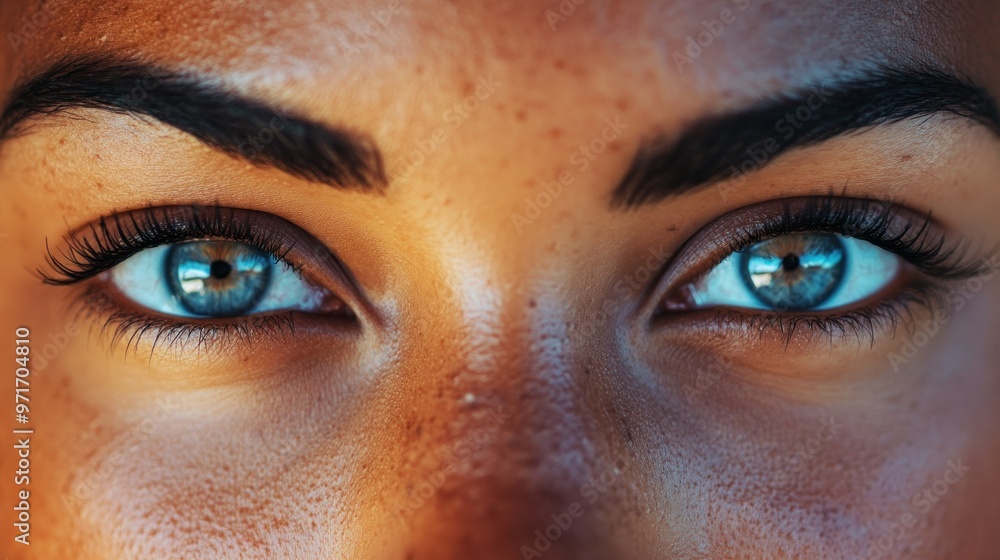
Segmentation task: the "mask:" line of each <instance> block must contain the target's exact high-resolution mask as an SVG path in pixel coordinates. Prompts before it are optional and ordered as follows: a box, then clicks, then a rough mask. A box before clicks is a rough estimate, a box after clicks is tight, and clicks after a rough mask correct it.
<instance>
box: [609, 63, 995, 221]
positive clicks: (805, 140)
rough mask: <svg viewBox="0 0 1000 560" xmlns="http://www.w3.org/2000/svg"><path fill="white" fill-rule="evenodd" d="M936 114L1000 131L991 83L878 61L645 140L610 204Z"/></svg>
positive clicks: (678, 190) (632, 204)
mask: <svg viewBox="0 0 1000 560" xmlns="http://www.w3.org/2000/svg"><path fill="white" fill-rule="evenodd" d="M935 114H951V115H955V116H958V117H962V118H967V119H971V120H972V121H975V122H978V123H980V124H982V125H985V126H986V127H988V128H989V129H990V130H992V131H993V132H994V133H995V134H997V135H1000V109H998V108H997V101H996V99H995V98H994V97H992V96H991V95H990V94H989V92H988V91H987V90H986V89H984V88H982V87H979V86H977V85H975V84H973V83H972V82H970V81H967V80H963V79H960V78H958V77H955V76H953V75H950V74H948V73H945V72H942V71H939V70H936V69H930V68H919V69H893V68H889V67H879V68H876V69H874V70H870V71H867V72H864V73H862V74H860V75H859V76H856V77H854V78H852V79H847V80H839V81H836V82H832V83H828V84H822V83H820V84H816V85H815V86H813V87H805V88H801V89H797V90H795V91H793V92H791V93H785V94H781V95H777V96H775V97H773V98H771V99H768V100H765V101H762V102H759V103H756V104H754V105H752V106H750V107H749V108H746V109H743V110H738V111H735V112H731V113H727V114H722V115H712V116H708V117H704V118H701V119H700V120H697V121H695V122H694V123H693V124H691V125H690V126H689V127H687V128H686V129H685V130H684V131H683V132H682V133H680V134H679V135H675V136H673V137H657V138H654V139H652V140H651V141H648V142H646V143H644V144H643V145H642V147H640V149H639V151H638V153H637V155H636V157H635V159H634V160H633V162H632V164H631V166H630V167H629V169H628V171H627V172H626V174H625V177H624V179H623V180H622V181H621V183H620V184H619V185H618V187H617V188H616V189H615V190H614V191H613V193H612V197H611V198H612V200H611V203H612V204H611V205H612V207H613V208H616V209H633V208H637V207H639V206H643V205H646V204H653V203H657V202H661V201H663V200H665V199H667V198H669V197H674V196H678V195H683V194H687V193H690V192H692V191H695V190H697V189H699V188H702V187H706V186H708V185H711V184H714V183H718V182H721V181H728V180H732V179H739V178H744V177H745V176H746V175H747V174H750V173H753V172H754V171H756V170H758V169H760V168H762V167H764V166H766V165H768V164H769V163H771V162H773V161H774V159H776V158H777V157H778V156H780V155H781V154H782V153H784V152H787V151H789V150H791V149H793V148H802V147H806V146H811V145H816V144H819V143H822V142H825V141H827V140H830V139H832V138H835V137H838V136H842V135H845V134H848V133H851V132H854V131H860V130H864V129H867V128H870V127H874V126H881V125H888V124H893V123H897V122H901V121H905V120H908V119H913V118H920V117H931V116H933V115H935Z"/></svg>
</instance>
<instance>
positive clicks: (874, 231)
mask: <svg viewBox="0 0 1000 560" xmlns="http://www.w3.org/2000/svg"><path fill="white" fill-rule="evenodd" d="M796 201H798V202H799V206H798V207H794V208H793V206H794V204H795V202H796ZM908 214H912V212H910V211H909V210H907V209H906V208H905V207H903V206H900V205H898V204H887V203H883V202H879V201H873V200H862V199H850V198H843V197H837V196H828V197H822V198H810V199H808V200H805V201H804V202H803V201H802V199H790V200H786V201H783V202H782V210H781V213H780V215H779V216H778V217H777V218H776V219H773V220H771V221H770V222H768V223H765V224H764V225H762V226H755V228H754V229H747V228H741V229H737V230H736V231H735V232H734V237H733V239H732V240H731V241H730V242H729V243H728V244H727V245H726V248H725V254H723V255H721V256H720V257H719V258H717V259H714V260H713V261H712V262H711V266H708V267H706V268H704V269H703V271H702V274H704V273H705V272H707V271H708V270H711V268H713V267H714V266H717V265H718V264H719V263H721V262H722V260H723V259H724V258H725V257H726V256H728V255H729V254H732V253H735V252H739V251H743V250H745V249H747V248H749V247H750V246H752V245H754V244H755V243H758V242H760V241H765V240H767V239H771V238H774V237H779V236H782V235H789V234H795V233H806V232H823V233H836V234H841V235H849V236H851V237H854V238H857V239H861V240H863V241H867V242H869V243H872V244H873V245H875V246H877V247H879V248H881V249H884V250H886V251H889V252H890V253H893V254H895V255H896V256H898V257H900V258H901V259H903V260H904V261H906V262H907V263H909V265H910V266H912V267H913V268H915V269H916V270H918V271H919V272H922V273H923V274H924V275H925V276H926V278H923V279H920V280H917V281H916V282H911V285H910V286H907V287H906V288H904V289H903V290H901V291H900V293H898V294H896V295H895V296H894V297H893V298H891V299H886V300H884V301H879V302H877V303H876V304H874V305H872V306H869V307H862V308H858V309H853V310H850V311H847V312H844V313H840V314H827V315H824V314H815V313H814V314H798V315H795V314H786V313H768V312H753V313H751V312H747V311H743V310H737V309H731V308H730V309H726V308H720V309H717V310H714V311H713V312H714V313H716V317H717V320H719V321H721V322H724V323H727V324H729V325H732V326H734V327H736V328H739V329H743V330H747V331H750V332H753V331H754V330H756V331H758V332H759V333H760V335H761V337H763V336H764V335H766V334H768V333H769V332H776V333H779V334H780V335H781V336H783V337H784V338H785V342H786V345H787V344H789V343H790V342H791V341H792V338H793V336H794V335H795V333H796V332H797V331H798V330H799V329H800V328H802V327H805V328H807V329H808V330H809V331H810V332H819V333H823V334H825V335H828V336H829V337H830V339H831V341H832V339H833V337H835V336H836V335H848V336H851V335H853V336H855V337H857V339H858V340H859V341H860V340H861V339H862V336H864V337H866V338H868V340H869V341H870V343H871V344H872V345H874V344H875V342H876V339H877V336H878V333H879V332H880V331H883V332H885V331H887V332H892V333H894V332H895V329H896V328H897V326H898V325H899V324H900V323H901V322H902V321H904V320H906V319H907V318H909V319H913V318H914V311H915V310H916V309H917V308H918V307H923V308H925V309H928V310H931V311H935V310H936V309H939V308H940V307H941V306H943V305H944V302H945V299H946V295H947V292H948V289H949V286H948V284H949V283H950V282H955V281H960V280H964V279H968V278H972V277H974V276H976V275H979V274H982V273H983V272H984V271H985V270H986V269H988V265H986V264H985V260H984V259H968V255H969V253H970V250H969V249H970V247H969V246H968V244H965V243H961V242H960V243H954V244H952V243H949V242H948V240H947V236H946V235H945V234H943V233H941V234H933V233H931V227H932V225H933V220H932V217H931V215H930V214H926V215H923V216H919V217H917V221H914V219H913V218H912V217H908V216H907V215H908ZM901 221H902V222H904V223H905V225H903V226H902V227H898V225H899V222H901ZM894 227H895V229H896V231H894ZM963 261H964V262H963ZM665 315H667V313H663V312H662V311H661V312H660V313H658V314H657V315H656V316H655V317H654V319H661V318H662V317H663V316H665Z"/></svg>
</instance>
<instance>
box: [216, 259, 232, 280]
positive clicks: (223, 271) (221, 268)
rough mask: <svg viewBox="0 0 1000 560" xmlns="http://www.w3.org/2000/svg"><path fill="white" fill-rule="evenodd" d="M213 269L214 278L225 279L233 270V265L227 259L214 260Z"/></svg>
mask: <svg viewBox="0 0 1000 560" xmlns="http://www.w3.org/2000/svg"><path fill="white" fill-rule="evenodd" d="M211 271H212V277H213V278H217V279H219V280H223V279H225V278H226V277H227V276H229V274H230V273H231V272H232V271H233V266H232V265H231V264H229V263H227V262H226V261H213V262H212V268H211Z"/></svg>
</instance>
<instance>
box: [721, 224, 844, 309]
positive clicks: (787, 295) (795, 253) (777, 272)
mask: <svg viewBox="0 0 1000 560" xmlns="http://www.w3.org/2000/svg"><path fill="white" fill-rule="evenodd" d="M846 269H847V252H846V250H845V248H844V244H843V242H841V240H840V237H839V236H837V235H832V234H824V233H809V234H797V235H786V236H782V237H777V238H774V239H769V240H767V241H762V242H760V243H757V244H755V245H753V246H751V247H749V248H748V249H746V250H744V251H742V252H741V253H740V271H741V273H742V277H743V281H744V283H745V284H746V286H747V289H749V290H750V292H751V293H752V294H753V295H754V296H755V297H756V298H757V299H758V300H759V301H760V302H761V303H762V304H763V305H766V306H768V307H770V308H773V309H776V310H780V311H800V310H805V309H813V308H815V307H818V306H820V305H821V304H822V303H823V302H825V301H826V300H827V299H829V298H830V296H832V295H833V293H834V292H835V291H836V290H837V288H838V287H839V286H840V284H841V282H842V281H843V279H844V272H845V270H846Z"/></svg>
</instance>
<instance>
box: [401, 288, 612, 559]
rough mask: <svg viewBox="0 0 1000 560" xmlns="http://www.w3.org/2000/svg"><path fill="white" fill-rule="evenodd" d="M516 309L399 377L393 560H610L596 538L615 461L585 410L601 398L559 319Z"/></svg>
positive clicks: (551, 313)
mask: <svg viewBox="0 0 1000 560" xmlns="http://www.w3.org/2000/svg"><path fill="white" fill-rule="evenodd" d="M514 307H515V308H513V309H512V308H511V307H510V306H507V307H506V308H505V310H504V311H503V312H502V313H500V314H498V315H497V316H495V317H494V318H492V319H491V318H489V317H484V316H479V317H478V319H477V322H476V324H475V325H465V326H464V327H463V328H462V332H460V333H459V332H456V333H454V336H453V337H448V338H449V339H450V341H449V342H446V343H445V344H447V345H449V346H451V348H450V349H449V351H448V352H447V354H448V355H450V356H451V359H450V360H448V361H447V363H444V364H442V363H440V362H438V363H436V364H435V366H434V367H426V366H425V367H422V368H421V369H420V371H419V372H418V371H415V369H414V370H409V372H408V375H406V376H405V381H404V382H403V387H402V390H401V391H399V394H401V395H406V396H405V398H404V399H405V401H406V402H405V403H401V406H400V409H401V410H406V411H408V412H407V413H406V414H405V417H401V418H400V419H399V421H398V422H397V423H396V426H397V427H398V430H399V432H400V433H399V437H398V442H399V445H400V446H401V448H402V451H401V452H400V455H401V456H402V460H401V461H400V467H399V468H398V469H397V471H396V472H395V474H394V478H395V479H396V481H398V487H397V489H396V491H395V492H394V498H393V499H394V501H395V505H394V506H393V507H392V508H391V509H392V510H393V511H392V512H391V514H392V517H393V519H392V521H393V526H394V527H397V528H398V532H397V533H395V535H394V536H393V537H392V540H394V541H396V542H397V543H398V544H399V546H396V547H393V549H394V552H393V553H392V554H391V555H390V556H391V557H398V558H408V559H412V560H420V559H425V558H426V559H432V558H433V559H448V558H478V559H484V560H489V559H492V558H506V559H516V558H546V559H551V560H559V559H563V558H567V559H568V558H573V559H588V558H611V557H614V556H613V555H612V554H611V553H610V552H609V551H608V550H605V549H602V546H605V545H603V544H601V543H602V542H604V540H605V539H603V538H602V532H603V531H604V530H606V528H607V520H606V519H605V512H606V511H608V510H609V509H610V508H609V507H608V506H609V505H610V504H611V503H613V502H614V500H615V499H616V498H615V495H616V491H615V486H616V483H618V482H619V478H620V476H621V473H622V468H623V467H624V464H622V463H620V462H618V461H616V460H613V459H612V460H609V457H613V456H616V455H617V454H615V453H612V452H610V450H609V447H610V446H612V443H611V442H609V440H608V438H607V437H605V436H603V435H602V434H603V430H602V429H601V426H599V425H598V421H597V418H598V416H599V415H597V414H594V413H593V412H592V411H593V409H594V408H595V406H601V405H600V404H599V403H601V402H603V399H604V397H603V395H602V393H601V390H600V389H599V387H597V386H596V384H593V385H592V384H591V382H590V381H589V379H590V376H589V374H588V373H586V367H585V366H584V365H583V364H584V362H585V359H586V358H585V357H584V356H583V355H582V353H581V352H580V351H579V350H578V349H576V348H574V347H573V346H572V345H571V344H569V342H568V336H567V334H568V333H567V332H566V328H567V327H566V324H567V322H566V321H563V320H562V319H561V317H560V314H559V312H558V311H556V310H555V309H548V310H545V309H542V307H541V306H539V305H536V304H534V302H532V301H526V302H524V305H523V307H521V308H516V307H517V306H514ZM619 486H620V485H619Z"/></svg>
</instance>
